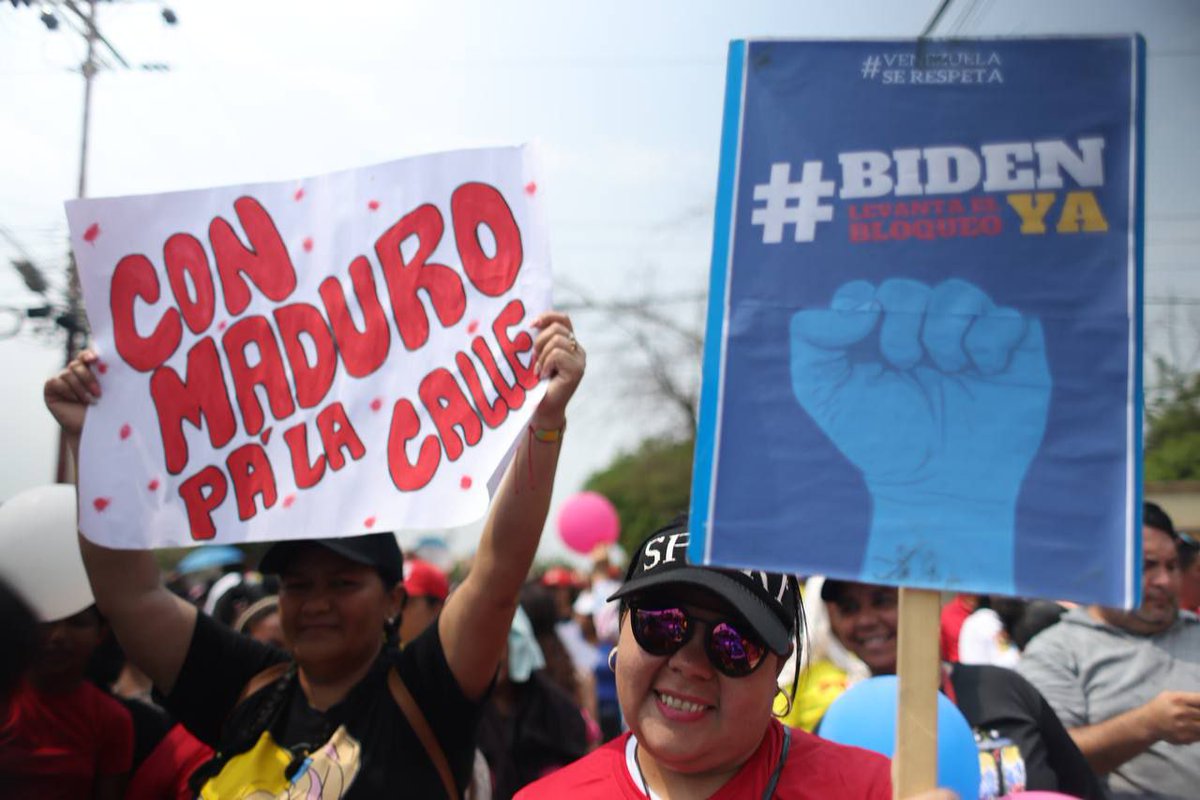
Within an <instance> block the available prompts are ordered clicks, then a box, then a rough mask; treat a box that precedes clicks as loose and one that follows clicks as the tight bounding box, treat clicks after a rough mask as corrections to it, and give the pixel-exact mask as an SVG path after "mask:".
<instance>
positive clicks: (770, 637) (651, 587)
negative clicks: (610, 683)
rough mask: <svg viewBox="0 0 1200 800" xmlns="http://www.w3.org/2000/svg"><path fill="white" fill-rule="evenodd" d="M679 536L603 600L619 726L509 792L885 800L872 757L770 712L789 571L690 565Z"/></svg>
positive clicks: (525, 798) (677, 530)
mask: <svg viewBox="0 0 1200 800" xmlns="http://www.w3.org/2000/svg"><path fill="white" fill-rule="evenodd" d="M687 543H688V529H687V522H686V520H685V519H681V520H677V521H676V522H674V523H672V524H671V525H669V526H667V527H665V528H663V529H661V530H659V531H658V532H656V533H655V534H653V535H652V536H651V537H650V538H649V539H647V540H646V542H644V543H643V544H642V546H641V548H639V550H638V552H637V554H636V555H635V556H634V558H633V561H632V562H631V565H630V568H629V571H628V573H627V575H626V580H625V584H624V585H623V586H622V587H621V588H620V590H618V591H617V592H616V593H615V594H614V595H613V597H612V598H610V599H620V600H621V604H622V608H621V613H620V635H619V640H618V647H617V656H616V661H615V669H616V674H617V692H618V695H619V698H620V703H621V710H622V712H623V714H624V717H625V720H626V722H627V723H628V725H629V728H630V730H629V732H627V733H626V734H624V735H622V736H620V737H618V738H617V739H614V740H613V741H612V742H610V743H608V744H607V745H605V746H604V747H602V748H600V749H599V750H597V751H595V752H593V753H592V754H590V755H588V756H586V757H584V758H582V759H580V760H579V761H577V762H575V763H574V764H572V765H570V766H568V767H566V768H564V769H562V770H559V771H558V772H556V773H554V774H553V775H550V776H548V777H546V778H544V779H542V780H540V781H538V782H536V783H534V784H532V785H531V786H528V787H526V788H525V789H524V790H522V791H521V792H520V793H518V795H517V797H518V798H521V800H537V799H538V798H559V797H571V798H573V800H583V799H584V798H614V797H624V798H639V797H641V798H645V797H659V798H667V797H669V798H678V797H684V798H721V799H722V800H723V799H724V798H730V800H732V798H744V797H754V798H756V797H768V796H770V797H778V798H781V799H783V800H798V799H800V798H812V800H817V798H830V797H837V798H845V799H846V800H854V799H855V798H871V799H872V800H874V799H875V798H878V800H889V799H890V798H891V796H892V789H891V780H890V776H889V764H888V761H887V759H886V758H884V757H882V756H879V755H877V754H875V753H869V752H867V751H865V750H860V749H858V748H853V747H846V746H843V745H839V744H834V743H832V742H828V741H825V740H822V739H820V738H818V737H816V736H813V735H811V734H808V733H805V732H803V731H796V730H791V729H789V728H785V727H784V726H783V725H781V724H780V723H779V721H778V720H776V719H773V718H772V716H771V707H772V701H773V699H774V696H775V694H776V692H777V688H776V685H775V681H776V679H777V677H778V674H779V671H780V669H781V668H782V667H783V664H784V662H785V661H786V660H787V657H788V655H789V654H790V652H791V648H792V644H791V643H792V637H793V636H794V634H795V632H796V630H797V628H798V620H799V608H800V606H799V604H800V593H799V586H798V584H797V582H796V580H795V578H792V577H789V576H784V575H778V574H771V573H764V572H754V571H747V572H742V571H736V570H717V569H712V568H707V567H698V566H694V565H692V564H690V563H689V562H688V561H687Z"/></svg>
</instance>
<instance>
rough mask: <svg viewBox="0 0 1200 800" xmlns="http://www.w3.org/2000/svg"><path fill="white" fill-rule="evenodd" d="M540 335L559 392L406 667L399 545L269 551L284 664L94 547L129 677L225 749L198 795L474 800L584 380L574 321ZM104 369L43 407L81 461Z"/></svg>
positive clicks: (90, 550)
mask: <svg viewBox="0 0 1200 800" xmlns="http://www.w3.org/2000/svg"><path fill="white" fill-rule="evenodd" d="M534 326H535V327H536V328H537V329H538V334H537V337H536V339H535V344H534V357H535V368H536V370H537V373H538V374H539V375H541V376H543V378H544V379H545V380H546V381H547V388H546V394H545V396H544V398H543V399H542V401H541V403H540V405H539V406H538V408H537V409H536V411H535V412H534V415H533V419H532V422H531V425H530V435H529V436H523V437H522V440H521V444H520V445H519V448H518V450H517V453H516V456H515V458H514V459H513V462H514V463H513V465H512V468H510V469H509V470H508V474H507V475H506V476H505V478H504V480H503V482H502V483H501V486H500V489H499V490H498V492H497V494H496V496H495V498H494V499H493V502H492V505H491V510H490V512H489V516H488V520H487V523H486V524H485V527H484V531H483V536H482V539H481V541H480V543H479V549H478V552H477V554H476V556H475V559H474V566H473V567H472V569H471V572H470V574H469V575H468V576H467V578H466V579H465V580H464V581H463V583H462V585H461V586H460V587H459V589H458V591H456V592H455V593H454V594H453V595H451V597H450V598H449V599H448V600H447V602H446V605H445V608H444V609H443V611H442V613H441V616H440V617H439V619H438V622H437V624H436V625H433V626H430V628H429V629H428V630H427V631H426V632H425V634H423V635H422V636H419V637H418V638H417V639H416V640H414V641H413V642H412V643H411V644H409V645H408V646H407V647H405V648H404V649H403V650H402V651H397V649H396V648H394V647H385V646H384V630H385V628H388V629H390V628H393V627H394V623H395V618H396V616H397V615H398V614H399V613H400V609H401V606H402V602H403V587H402V584H401V567H402V563H401V554H400V550H399V548H398V547H397V546H396V540H395V537H394V536H392V535H391V534H370V535H365V536H357V537H348V538H340V539H320V540H309V541H291V542H283V543H278V544H276V545H274V546H273V547H272V548H271V549H270V550H268V551H267V553H266V555H265V556H264V557H263V560H262V564H261V568H262V571H263V572H267V573H273V574H278V575H279V576H280V577H281V589H280V595H279V604H280V615H281V622H282V627H283V635H284V639H285V640H286V642H287V645H288V648H287V651H286V652H285V651H280V650H276V649H274V648H272V647H269V646H267V645H264V644H262V643H260V642H255V641H253V640H251V639H249V638H248V637H244V636H240V635H238V634H237V633H235V632H233V631H231V630H229V629H227V628H224V627H223V626H220V625H218V624H217V623H215V622H214V621H212V620H210V619H208V618H206V617H203V616H202V615H198V614H197V612H196V609H195V608H194V607H193V606H191V605H189V604H188V603H186V602H184V601H183V600H181V599H179V598H177V597H176V596H174V595H172V594H171V593H170V592H169V591H167V590H166V588H164V586H163V584H162V581H161V578H160V575H159V571H158V567H157V564H156V562H155V560H154V555H153V553H151V552H150V551H138V550H133V551H131V550H112V549H108V548H105V547H101V546H99V545H96V544H93V543H91V542H88V541H86V540H85V539H83V538H82V537H81V538H80V548H81V550H82V551H83V557H84V562H85V565H86V566H87V569H88V574H89V578H90V579H91V583H92V588H93V590H94V592H95V595H96V601H97V604H98V605H99V606H100V608H101V609H102V611H103V612H104V614H105V615H106V616H107V617H108V619H109V621H110V623H111V625H112V628H113V630H114V632H115V633H116V634H117V638H118V639H119V640H120V642H121V645H122V647H123V648H124V649H125V652H126V653H127V654H128V656H129V658H130V660H131V661H133V662H134V663H136V664H138V666H140V667H141V668H142V670H143V671H144V672H146V674H148V675H149V676H150V677H151V678H152V679H153V681H154V684H155V686H156V687H157V689H158V690H159V692H161V693H162V694H164V695H165V697H166V705H167V707H168V708H169V709H170V710H171V711H172V712H174V713H175V714H176V716H177V717H179V718H180V719H181V721H183V722H184V723H185V724H186V725H187V726H188V728H189V729H191V730H192V731H193V732H194V733H195V734H196V735H197V736H198V737H199V738H201V739H202V740H205V741H208V742H211V743H212V744H213V745H214V746H215V748H216V749H217V753H218V754H217V756H216V757H215V759H214V761H213V762H212V763H211V764H210V768H209V769H208V770H207V772H206V773H205V774H204V777H203V778H202V780H201V781H199V782H198V783H199V784H201V785H198V786H197V787H196V788H197V789H198V790H199V791H200V795H201V796H202V797H204V798H227V797H239V798H240V797H247V796H251V795H252V794H253V793H254V792H255V791H265V792H266V794H262V795H257V794H254V795H253V796H264V797H305V798H342V797H344V798H375V797H384V796H389V797H390V796H404V797H422V798H424V797H438V796H444V795H450V796H460V795H461V794H462V791H463V789H464V787H465V786H466V784H467V782H468V781H469V776H470V771H471V765H472V761H473V755H474V743H473V738H474V730H475V724H476V721H477V719H478V715H479V711H480V702H481V700H482V699H483V698H484V695H485V694H486V693H487V690H488V687H489V686H490V684H491V682H492V679H493V677H494V675H495V673H496V667H497V665H498V663H499V659H500V653H501V651H502V650H503V648H504V644H505V641H506V639H507V634H508V628H509V623H510V621H511V620H512V616H513V612H514V610H515V609H516V606H517V595H518V593H519V591H520V588H521V584H522V582H523V581H524V579H525V575H526V574H527V573H528V571H529V566H530V564H531V563H532V560H533V555H534V551H535V550H536V549H537V545H538V539H539V537H540V535H541V531H542V527H543V525H544V523H545V520H546V513H547V510H548V508H549V502H550V493H551V489H552V487H553V483H554V473H555V469H556V466H557V461H558V449H559V443H560V441H561V434H562V431H563V429H564V427H565V425H566V407H567V402H568V401H569V400H570V398H571V395H572V394H574V392H575V389H576V387H577V386H578V385H579V381H580V379H581V378H582V376H583V371H584V365H585V356H584V352H583V349H582V348H581V347H579V345H578V343H577V342H576V340H575V335H574V333H573V332H572V330H571V322H570V319H568V318H567V317H566V316H565V315H563V314H558V313H553V312H551V313H548V314H544V315H542V316H541V317H540V318H539V319H538V320H536V321H535V322H534ZM95 360H96V359H95V355H94V354H90V353H84V354H82V355H81V356H80V357H78V358H76V359H75V360H74V361H72V362H71V364H69V365H68V367H67V368H66V369H65V370H63V371H62V372H61V373H59V374H58V375H57V376H55V377H54V378H52V379H51V380H50V381H48V382H47V383H46V388H45V398H46V404H47V406H48V407H49V408H50V411H51V412H52V413H53V414H54V416H55V418H56V419H57V420H58V422H59V424H60V425H61V426H62V428H63V432H64V435H65V438H66V439H67V440H68V443H69V444H70V446H71V447H72V448H73V449H75V452H77V448H78V442H79V435H80V432H81V430H82V427H83V418H84V413H85V411H86V408H87V405H88V403H89V402H91V401H92V399H93V398H95V397H98V396H99V394H100V387H99V384H98V382H97V381H96V379H95V376H94V375H93V374H92V371H91V366H92V365H93V364H94V363H95ZM516 481H519V483H520V486H519V487H518V486H516V485H515V482H516Z"/></svg>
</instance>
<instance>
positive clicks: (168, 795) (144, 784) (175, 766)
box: [125, 723, 213, 800]
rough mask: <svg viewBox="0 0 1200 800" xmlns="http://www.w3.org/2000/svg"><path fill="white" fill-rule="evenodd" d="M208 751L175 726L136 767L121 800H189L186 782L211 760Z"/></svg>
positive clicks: (190, 735)
mask: <svg viewBox="0 0 1200 800" xmlns="http://www.w3.org/2000/svg"><path fill="white" fill-rule="evenodd" d="M212 754H213V751H212V748H211V747H209V746H208V745H206V744H204V743H203V742H201V741H200V740H199V739H197V738H196V737H195V736H192V734H191V733H189V732H188V729H187V728H185V727H183V726H182V725H180V724H178V723H176V725H175V726H174V727H173V728H171V730H169V731H167V735H166V736H164V737H163V739H162V741H160V742H159V743H158V744H157V745H156V746H155V747H154V749H153V750H151V751H150V754H149V755H148V756H146V760H145V761H143V762H142V763H141V765H140V766H138V768H137V771H136V772H135V773H133V777H131V778H130V779H129V786H128V787H127V788H126V789H125V800H189V798H191V797H194V796H195V793H194V792H192V791H191V789H189V788H188V778H190V777H191V775H192V773H193V772H195V771H196V769H197V768H198V767H200V765H202V764H204V763H205V762H207V761H208V760H209V759H210V758H212Z"/></svg>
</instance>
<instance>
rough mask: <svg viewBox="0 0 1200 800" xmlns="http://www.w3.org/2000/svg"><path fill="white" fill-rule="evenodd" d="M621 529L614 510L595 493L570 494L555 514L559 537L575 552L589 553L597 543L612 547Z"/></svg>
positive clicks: (607, 501) (606, 500) (601, 496)
mask: <svg viewBox="0 0 1200 800" xmlns="http://www.w3.org/2000/svg"><path fill="white" fill-rule="evenodd" d="M620 530H621V522H620V520H619V519H618V518H617V509H616V508H614V507H613V504H612V503H610V502H609V500H608V498H607V497H605V496H604V495H602V494H599V493H597V492H579V493H578V494H575V495H572V496H571V497H569V498H567V501H566V502H565V503H563V505H562V508H561V509H560V510H559V512H558V535H559V536H560V537H561V538H562V540H563V544H565V545H566V546H567V547H569V548H571V549H572V550H574V551H575V552H576V553H590V552H591V551H592V548H594V547H595V546H596V545H598V544H612V543H613V542H615V541H616V540H617V535H618V534H619V533H620Z"/></svg>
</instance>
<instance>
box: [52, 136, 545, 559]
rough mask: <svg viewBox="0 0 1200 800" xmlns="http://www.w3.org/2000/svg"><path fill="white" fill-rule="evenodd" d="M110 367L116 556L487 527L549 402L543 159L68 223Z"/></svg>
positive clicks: (87, 486)
mask: <svg viewBox="0 0 1200 800" xmlns="http://www.w3.org/2000/svg"><path fill="white" fill-rule="evenodd" d="M67 216H68V219H69V221H70V226H71V235H72V243H73V246H74V249H75V254H76V259H77V262H78V265H79V273H80V281H81V284H82V287H83V292H84V297H85V299H86V302H87V308H88V316H89V319H90V321H91V324H92V330H93V334H94V337H95V344H94V347H95V349H96V350H97V352H98V353H99V355H100V362H99V364H98V372H99V373H100V374H99V376H98V377H99V380H100V382H101V384H102V386H103V396H102V398H101V400H100V402H99V403H98V404H97V405H96V406H95V407H94V408H92V409H91V410H90V411H89V413H88V418H87V424H86V425H85V427H84V432H83V441H82V444H81V453H80V527H81V530H83V532H84V533H85V534H86V535H87V536H88V537H89V538H90V539H93V540H94V541H97V542H99V543H101V544H105V545H108V546H111V547H156V546H164V545H189V544H195V543H197V542H211V541H239V540H268V539H281V538H304V537H316V536H337V535H347V534H354V533H362V532H364V531H369V530H372V529H374V530H386V529H396V528H429V527H440V526H450V525H458V524H463V523H466V522H470V521H472V520H474V519H478V518H479V517H481V516H482V515H483V513H484V512H485V510H486V507H487V502H488V484H489V481H490V480H492V479H493V477H494V474H495V473H496V471H497V468H498V466H499V465H500V464H501V462H502V461H503V460H504V457H505V455H506V453H507V452H508V451H509V449H510V447H511V445H512V443H513V442H514V441H515V438H516V436H517V434H518V433H519V432H520V431H521V430H523V428H524V426H525V425H526V424H527V423H528V420H529V418H530V415H531V414H532V411H533V409H534V408H535V407H536V405H537V403H538V401H539V400H540V398H541V391H542V390H541V389H540V387H539V385H538V379H537V376H536V375H535V374H534V373H533V367H532V363H531V361H532V350H533V337H532V335H531V333H530V327H529V324H530V322H531V320H532V319H533V318H534V317H535V316H536V315H537V314H539V313H541V312H542V311H545V310H547V309H548V307H549V301H550V264H549V254H548V247H547V241H546V236H545V232H544V225H543V222H542V208H541V198H540V195H539V192H538V185H537V181H536V176H535V174H534V168H533V166H532V164H531V157H530V153H529V152H528V149H527V148H505V149H491V150H475V151H465V152H458V153H443V154H438V155H431V156H425V157H421V158H412V159H407V160H404V161H397V162H393V163H389V164H382V165H378V166H373V167H366V168H363V169H358V170H353V171H347V172H340V173H335V174H331V175H326V176H322V177H318V178H311V179H305V180H300V181H291V182H282V183H271V184H259V185H254V186H237V187H225V188H217V189H207V190H201V191H189V192H177V193H172V194H165V195H157V196H143V197H121V198H111V199H102V200H79V201H73V202H70V203H68V204H67Z"/></svg>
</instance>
